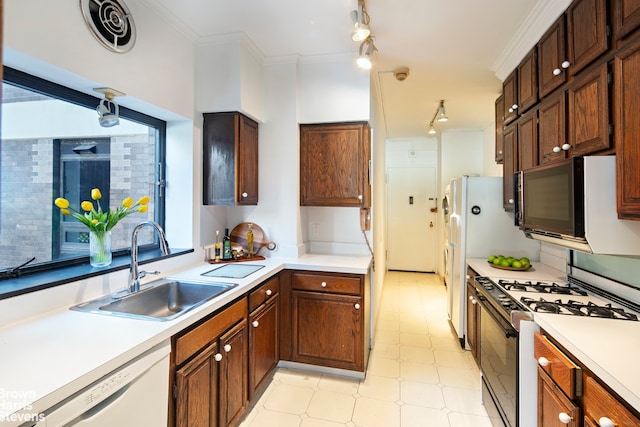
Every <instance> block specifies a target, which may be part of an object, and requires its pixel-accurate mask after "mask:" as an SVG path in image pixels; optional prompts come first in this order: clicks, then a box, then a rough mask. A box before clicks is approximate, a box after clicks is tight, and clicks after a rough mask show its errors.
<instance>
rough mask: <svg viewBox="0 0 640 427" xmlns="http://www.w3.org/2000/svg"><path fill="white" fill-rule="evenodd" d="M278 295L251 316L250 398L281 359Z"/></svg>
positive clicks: (250, 398)
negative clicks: (279, 349)
mask: <svg viewBox="0 0 640 427" xmlns="http://www.w3.org/2000/svg"><path fill="white" fill-rule="evenodd" d="M278 312H279V310H278V297H275V298H274V299H272V300H270V302H269V303H268V304H266V305H263V306H262V307H260V308H259V309H257V310H256V311H254V312H253V313H252V314H251V316H249V400H252V399H253V397H254V396H255V394H256V392H257V390H258V389H259V388H260V386H261V385H262V382H263V381H264V380H265V379H266V378H267V377H268V376H269V375H270V374H271V372H272V371H273V369H274V368H275V367H276V364H277V363H278V360H279V351H278V343H279V340H278V338H279V336H278V315H279V313H278Z"/></svg>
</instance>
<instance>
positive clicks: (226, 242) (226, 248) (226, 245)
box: [222, 228, 231, 261]
mask: <svg viewBox="0 0 640 427" xmlns="http://www.w3.org/2000/svg"><path fill="white" fill-rule="evenodd" d="M222 259H223V260H225V261H228V260H230V259H231V238H230V237H229V229H228V228H225V229H224V237H223V238H222Z"/></svg>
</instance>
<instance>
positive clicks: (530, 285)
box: [498, 279, 587, 296]
mask: <svg viewBox="0 0 640 427" xmlns="http://www.w3.org/2000/svg"><path fill="white" fill-rule="evenodd" d="M498 284H499V285H500V286H502V287H504V288H505V289H506V290H507V291H522V292H538V293H545V294H560V295H585V296H586V295H587V293H586V292H585V291H583V290H582V289H578V288H576V287H575V286H571V285H569V284H565V285H559V284H557V283H545V282H532V281H526V282H519V281H517V280H504V279H501V280H498Z"/></svg>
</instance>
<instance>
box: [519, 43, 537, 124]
mask: <svg viewBox="0 0 640 427" xmlns="http://www.w3.org/2000/svg"><path fill="white" fill-rule="evenodd" d="M537 102H538V54H537V52H536V49H535V48H534V49H531V51H530V52H529V53H528V54H527V56H525V57H524V59H523V60H522V62H520V65H518V111H519V113H520V114H523V113H525V112H526V111H527V110H528V109H529V108H531V107H533V106H534V105H535V104H536V103H537Z"/></svg>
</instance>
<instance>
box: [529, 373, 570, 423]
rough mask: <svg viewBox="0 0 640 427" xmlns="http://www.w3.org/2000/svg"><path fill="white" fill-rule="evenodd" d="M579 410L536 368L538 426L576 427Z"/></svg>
mask: <svg viewBox="0 0 640 427" xmlns="http://www.w3.org/2000/svg"><path fill="white" fill-rule="evenodd" d="M579 425H580V408H579V407H578V406H576V405H575V404H574V403H573V402H572V401H571V400H569V398H567V396H565V395H564V393H563V392H562V390H560V388H559V387H558V386H557V385H556V384H555V383H554V381H553V380H552V379H551V378H550V377H549V376H548V375H547V374H546V373H545V372H544V371H543V370H542V369H539V368H538V426H540V427H556V426H557V427H564V426H569V427H577V426H579Z"/></svg>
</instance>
